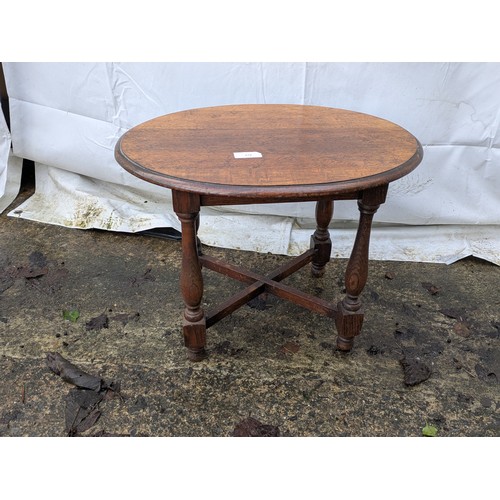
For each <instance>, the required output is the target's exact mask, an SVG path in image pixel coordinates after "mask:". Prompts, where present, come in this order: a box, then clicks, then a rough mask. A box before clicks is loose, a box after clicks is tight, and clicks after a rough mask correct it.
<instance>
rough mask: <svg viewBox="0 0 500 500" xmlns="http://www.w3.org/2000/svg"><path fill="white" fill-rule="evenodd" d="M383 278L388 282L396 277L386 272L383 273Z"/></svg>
mask: <svg viewBox="0 0 500 500" xmlns="http://www.w3.org/2000/svg"><path fill="white" fill-rule="evenodd" d="M385 277H386V278H387V279H388V280H393V279H394V278H395V277H396V276H395V275H394V273H391V272H390V271H387V272H386V273H385Z"/></svg>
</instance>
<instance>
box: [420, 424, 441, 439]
mask: <svg viewBox="0 0 500 500" xmlns="http://www.w3.org/2000/svg"><path fill="white" fill-rule="evenodd" d="M437 432H438V430H437V429H436V427H434V426H433V425H429V424H426V426H425V427H424V428H423V429H422V436H426V437H434V436H436V435H437Z"/></svg>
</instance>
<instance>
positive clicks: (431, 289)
mask: <svg viewBox="0 0 500 500" xmlns="http://www.w3.org/2000/svg"><path fill="white" fill-rule="evenodd" d="M422 286H423V287H424V288H425V289H426V290H427V291H428V292H429V293H430V294H431V295H436V294H437V293H438V292H439V290H440V288H439V287H437V286H436V285H433V284H432V283H428V282H424V283H422Z"/></svg>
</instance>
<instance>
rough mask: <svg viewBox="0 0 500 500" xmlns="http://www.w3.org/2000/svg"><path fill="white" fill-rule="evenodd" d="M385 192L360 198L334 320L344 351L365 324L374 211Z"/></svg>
mask: <svg viewBox="0 0 500 500" xmlns="http://www.w3.org/2000/svg"><path fill="white" fill-rule="evenodd" d="M386 194H387V186H381V187H378V188H374V189H371V190H368V191H365V192H364V193H363V196H362V198H361V199H360V200H358V208H359V212H360V216H359V225H358V230H357V233H356V239H355V241H354V246H353V249H352V253H351V256H350V258H349V262H348V264H347V269H346V273H345V287H346V295H345V297H344V299H343V300H342V301H341V302H339V304H338V313H337V316H336V319H335V323H336V325H337V332H338V337H337V347H338V348H339V349H340V350H342V351H350V350H351V348H352V346H353V341H354V337H355V336H356V335H359V333H360V331H361V326H362V325H363V317H364V311H363V307H362V304H361V300H360V298H359V296H360V295H361V292H362V291H363V288H364V287H365V285H366V280H367V278H368V250H369V245H370V232H371V225H372V220H373V216H374V214H375V212H376V211H377V210H378V208H379V206H380V204H381V203H383V202H384V201H385V196H386Z"/></svg>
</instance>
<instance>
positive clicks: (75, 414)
mask: <svg viewBox="0 0 500 500" xmlns="http://www.w3.org/2000/svg"><path fill="white" fill-rule="evenodd" d="M65 399H66V413H65V420H66V432H67V433H68V435H69V436H76V435H77V434H80V433H82V432H84V431H86V430H88V429H90V428H91V427H92V426H93V425H94V424H95V423H96V422H97V420H98V419H99V417H100V416H101V412H100V411H99V403H100V402H101V401H102V399H103V394H102V393H98V392H95V391H93V390H90V389H77V388H74V389H71V391H69V393H68V394H67V396H66V398H65Z"/></svg>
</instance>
